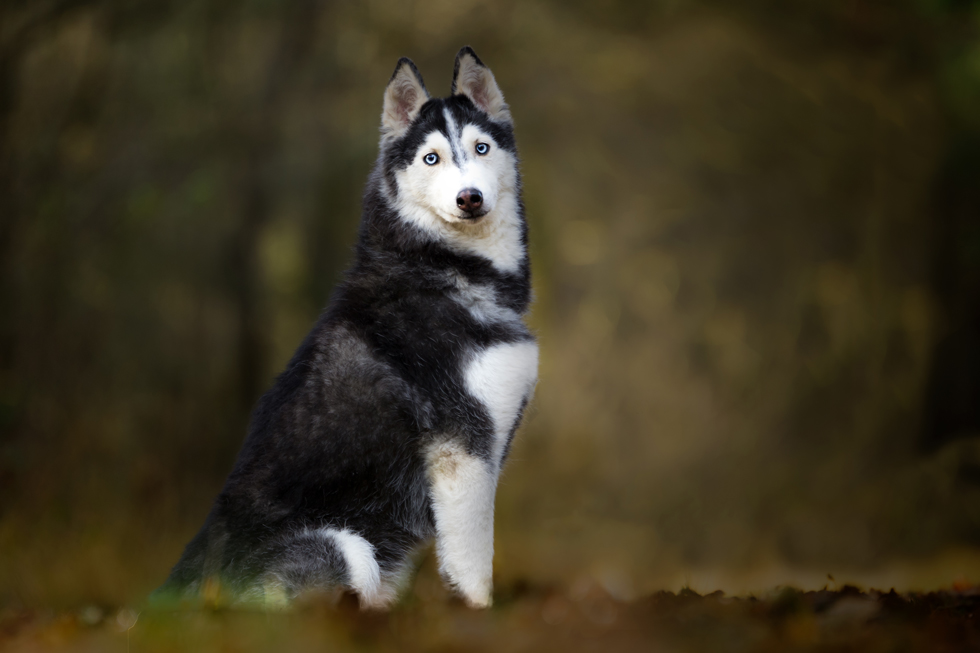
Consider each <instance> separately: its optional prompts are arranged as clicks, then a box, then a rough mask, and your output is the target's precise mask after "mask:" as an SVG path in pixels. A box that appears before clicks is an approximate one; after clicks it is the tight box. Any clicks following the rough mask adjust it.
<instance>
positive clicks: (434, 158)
mask: <svg viewBox="0 0 980 653" xmlns="http://www.w3.org/2000/svg"><path fill="white" fill-rule="evenodd" d="M422 160H423V161H425V165H427V166H434V165H435V164H437V163H439V155H438V154H436V153H435V152H429V153H428V154H426V155H425V156H424V157H422Z"/></svg>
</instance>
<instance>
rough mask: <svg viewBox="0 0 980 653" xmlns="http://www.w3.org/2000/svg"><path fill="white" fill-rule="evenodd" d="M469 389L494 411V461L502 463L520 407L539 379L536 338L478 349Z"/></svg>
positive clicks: (467, 373)
mask: <svg viewBox="0 0 980 653" xmlns="http://www.w3.org/2000/svg"><path fill="white" fill-rule="evenodd" d="M465 379H466V389H467V391H468V392H469V393H470V394H471V395H472V396H473V397H475V398H476V399H478V400H480V402H482V403H483V405H484V406H485V407H486V408H487V411H488V412H489V413H490V418H491V419H492V420H493V427H494V435H495V439H494V463H495V464H496V465H497V466H498V467H499V465H500V463H501V458H502V457H503V453H504V448H505V447H506V446H507V439H508V437H509V436H510V433H511V431H512V430H513V428H514V425H515V424H516V422H517V417H518V411H520V410H521V407H522V405H523V404H524V402H525V401H526V400H527V399H529V398H530V395H531V392H532V391H533V390H534V384H535V382H536V381H537V379H538V345H537V343H535V342H534V341H525V342H514V343H506V344H500V345H494V346H492V347H488V348H487V349H483V350H481V351H479V352H477V353H476V354H475V355H474V356H473V358H472V359H471V360H470V362H469V364H468V365H467V367H466V370H465Z"/></svg>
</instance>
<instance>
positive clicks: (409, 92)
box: [398, 86, 418, 125]
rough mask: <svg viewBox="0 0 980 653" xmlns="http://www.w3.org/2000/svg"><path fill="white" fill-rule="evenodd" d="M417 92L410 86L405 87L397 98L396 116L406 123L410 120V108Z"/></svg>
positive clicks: (413, 103)
mask: <svg viewBox="0 0 980 653" xmlns="http://www.w3.org/2000/svg"><path fill="white" fill-rule="evenodd" d="M416 98H418V94H417V93H416V92H415V89H414V88H412V87H411V86H408V87H406V88H405V89H404V90H403V91H402V93H401V94H400V97H399V98H398V118H399V119H400V120H401V121H402V122H403V123H405V124H406V125H407V124H408V123H410V122H411V113H412V108H413V107H414V106H415V101H416Z"/></svg>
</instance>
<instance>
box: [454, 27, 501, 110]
mask: <svg viewBox="0 0 980 653" xmlns="http://www.w3.org/2000/svg"><path fill="white" fill-rule="evenodd" d="M457 94H462V95H465V96H466V97H468V98H469V99H470V100H472V101H473V104H475V105H476V106H477V108H479V109H482V110H483V111H484V112H486V113H487V114H488V115H489V116H490V117H491V118H492V119H494V120H499V121H501V122H511V117H510V109H508V108H507V103H506V102H504V94H503V93H501V92H500V88H499V87H498V86H497V80H495V79H494V78H493V73H492V72H490V69H489V68H487V67H486V66H484V65H483V62H482V61H480V57H478V56H476V53H475V52H473V48H471V47H470V46H468V45H467V46H466V47H464V48H463V49H462V50H460V51H459V54H457V55H456V65H455V66H454V68H453V95H457Z"/></svg>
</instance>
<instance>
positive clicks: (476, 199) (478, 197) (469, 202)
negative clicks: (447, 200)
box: [456, 188, 483, 213]
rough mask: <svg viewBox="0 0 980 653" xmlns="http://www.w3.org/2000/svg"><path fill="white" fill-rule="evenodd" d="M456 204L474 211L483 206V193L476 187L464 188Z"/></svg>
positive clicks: (466, 209) (457, 197)
mask: <svg viewBox="0 0 980 653" xmlns="http://www.w3.org/2000/svg"><path fill="white" fill-rule="evenodd" d="M456 206H458V207H459V208H461V209H463V210H464V211H469V212H471V213H472V212H473V211H476V210H477V209H478V208H480V207H481V206H483V193H481V192H480V191H478V190H477V189H475V188H464V189H463V190H461V191H459V195H457V196H456Z"/></svg>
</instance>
